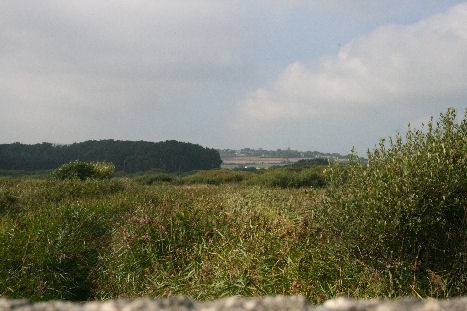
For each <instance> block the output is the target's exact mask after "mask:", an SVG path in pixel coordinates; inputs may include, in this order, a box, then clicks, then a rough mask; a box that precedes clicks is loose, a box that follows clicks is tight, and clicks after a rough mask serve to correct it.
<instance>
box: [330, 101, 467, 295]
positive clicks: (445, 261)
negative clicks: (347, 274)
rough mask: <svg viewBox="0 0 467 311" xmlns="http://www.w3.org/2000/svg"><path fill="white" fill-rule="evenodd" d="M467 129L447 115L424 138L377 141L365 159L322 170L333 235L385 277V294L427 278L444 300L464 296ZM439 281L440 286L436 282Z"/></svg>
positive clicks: (419, 134)
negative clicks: (388, 283) (388, 288)
mask: <svg viewBox="0 0 467 311" xmlns="http://www.w3.org/2000/svg"><path fill="white" fill-rule="evenodd" d="M466 155H467V124H466V118H465V115H464V118H463V119H462V121H460V122H459V123H456V114H455V111H454V110H453V109H449V110H448V112H447V113H446V114H442V115H441V118H440V121H439V122H438V123H436V124H433V121H430V122H429V123H428V125H427V128H426V130H425V131H422V130H414V129H411V128H410V127H409V130H408V132H407V133H406V135H405V138H403V137H402V136H401V135H399V134H398V135H397V136H396V137H395V139H390V140H389V144H385V141H384V140H382V141H381V142H380V144H379V146H378V147H377V148H376V149H375V150H374V151H372V152H369V153H368V165H365V164H363V163H361V162H360V161H358V160H357V159H356V157H354V158H353V159H351V161H350V163H348V164H346V165H342V164H337V165H335V166H333V167H331V168H330V169H328V170H327V172H326V173H327V177H328V180H329V188H328V191H327V197H328V202H327V204H328V216H327V217H326V220H327V222H328V223H329V226H330V228H331V229H332V230H333V232H334V234H335V235H337V236H339V238H340V239H342V241H343V243H344V244H345V245H347V247H349V249H351V251H352V253H353V254H354V255H355V256H356V257H357V258H359V260H362V261H363V262H365V263H366V264H368V265H369V266H371V267H372V268H375V269H379V270H386V273H387V274H389V275H391V277H392V278H393V291H394V292H395V293H396V294H399V293H401V292H403V290H404V289H405V288H407V286H409V285H410V284H412V286H415V287H416V286H420V288H414V291H421V292H426V291H428V287H430V286H432V282H430V281H429V280H430V279H437V280H439V282H441V283H442V284H443V287H444V288H445V290H446V292H445V294H446V293H449V294H451V295H455V294H462V293H465V282H466V281H467V279H466V278H467V277H466V271H465V262H466V257H465V256H466V253H465V243H466V215H467V212H466V206H467V200H466V198H467V197H466V194H467V184H466V182H467V163H466ZM440 280H443V281H440Z"/></svg>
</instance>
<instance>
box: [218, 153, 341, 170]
mask: <svg viewBox="0 0 467 311" xmlns="http://www.w3.org/2000/svg"><path fill="white" fill-rule="evenodd" d="M218 151H219V154H220V156H221V159H222V167H224V168H235V167H256V168H268V167H271V166H278V165H287V164H291V163H295V162H298V161H300V160H307V159H327V160H341V161H347V159H348V157H349V155H341V154H339V153H323V152H319V151H298V150H292V149H290V148H287V149H277V150H264V149H261V148H260V149H251V148H243V149H240V150H234V149H219V150H218Z"/></svg>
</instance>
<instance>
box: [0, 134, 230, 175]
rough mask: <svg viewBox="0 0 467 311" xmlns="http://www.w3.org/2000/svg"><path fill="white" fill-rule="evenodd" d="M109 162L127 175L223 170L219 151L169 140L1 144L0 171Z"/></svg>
mask: <svg viewBox="0 0 467 311" xmlns="http://www.w3.org/2000/svg"><path fill="white" fill-rule="evenodd" d="M74 160H80V161H87V162H97V161H106V162H111V163H113V164H114V165H115V167H116V169H117V170H119V171H123V172H126V173H134V172H142V171H148V170H163V171H167V172H187V171H193V170H206V169H213V168H218V167H220V164H221V163H222V160H221V158H220V155H219V152H218V151H217V150H215V149H210V148H205V147H202V146H200V145H197V144H191V143H184V142H178V141H175V140H168V141H164V142H147V141H120V140H112V139H110V140H89V141H85V142H80V143H74V144H70V145H56V144H51V143H40V144H34V145H27V144H21V143H13V144H0V170H15V171H37V170H50V169H54V168H56V167H58V166H60V165H62V164H65V163H68V162H71V161H74Z"/></svg>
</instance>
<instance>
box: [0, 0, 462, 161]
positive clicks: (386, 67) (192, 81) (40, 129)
mask: <svg viewBox="0 0 467 311" xmlns="http://www.w3.org/2000/svg"><path fill="white" fill-rule="evenodd" d="M466 103H467V2H465V1H448V0H446V1H444V0H387V1H386V0H377V1H375V0H309V1H306V0H289V1H286V0H282V1H281V0H228V1H227V0H100V1H95V0H67V1H63V0H41V1H34V0H29V1H28V0H2V1H0V143H11V142H23V143H39V142H44V141H46V142H53V143H73V142H77V141H84V140H89V139H124V140H147V141H161V140H169V139H175V140H179V141H186V142H192V143H198V144H201V145H203V146H209V147H215V148H232V149H239V148H243V147H250V148H264V149H278V148H282V149H285V148H288V147H290V148H292V149H298V150H318V151H322V152H340V153H348V152H349V151H350V149H351V148H352V146H355V147H356V148H357V150H358V151H359V152H360V153H364V152H365V151H366V150H367V149H368V148H370V149H371V148H372V147H373V146H374V145H375V144H377V142H378V140H379V139H380V138H383V137H388V136H393V135H394V134H395V133H396V132H397V131H402V132H403V131H404V130H405V129H406V127H407V124H408V123H411V124H414V125H416V126H417V125H419V124H421V123H422V122H426V120H428V119H429V117H430V116H438V115H439V114H440V113H442V112H445V111H446V110H447V108H448V107H455V108H456V109H457V110H458V113H459V114H463V112H464V110H465V109H466V107H467V105H466Z"/></svg>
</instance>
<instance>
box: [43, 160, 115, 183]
mask: <svg viewBox="0 0 467 311" xmlns="http://www.w3.org/2000/svg"><path fill="white" fill-rule="evenodd" d="M114 172H115V166H114V165H113V164H112V163H108V162H94V163H90V162H83V161H73V162H70V163H67V164H64V165H62V166H60V167H59V168H57V169H56V170H54V171H53V172H52V177H54V178H56V179H62V180H64V179H80V180H85V179H88V178H94V179H107V178H110V177H112V175H113V173H114Z"/></svg>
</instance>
